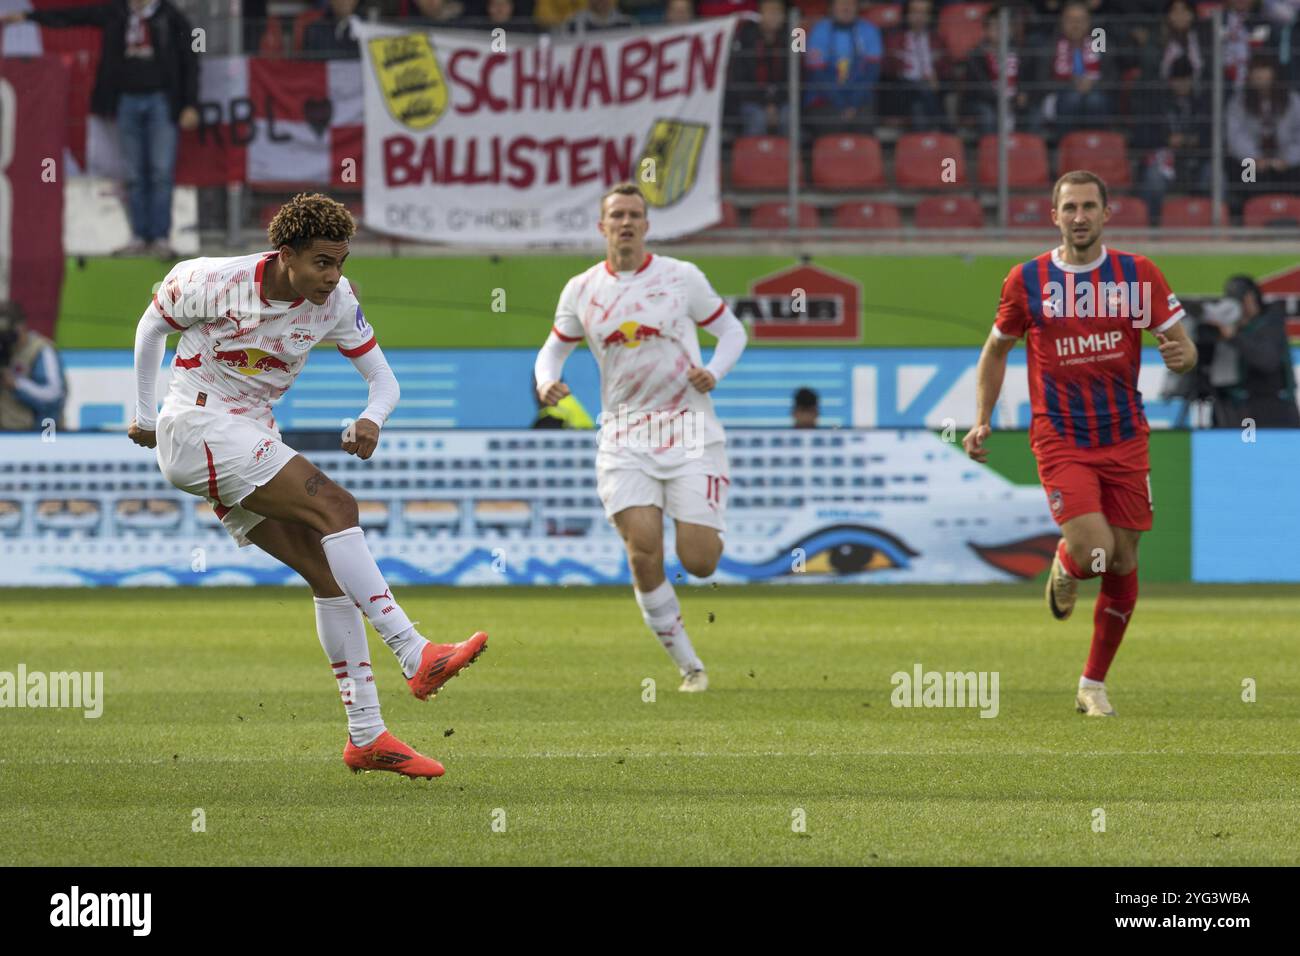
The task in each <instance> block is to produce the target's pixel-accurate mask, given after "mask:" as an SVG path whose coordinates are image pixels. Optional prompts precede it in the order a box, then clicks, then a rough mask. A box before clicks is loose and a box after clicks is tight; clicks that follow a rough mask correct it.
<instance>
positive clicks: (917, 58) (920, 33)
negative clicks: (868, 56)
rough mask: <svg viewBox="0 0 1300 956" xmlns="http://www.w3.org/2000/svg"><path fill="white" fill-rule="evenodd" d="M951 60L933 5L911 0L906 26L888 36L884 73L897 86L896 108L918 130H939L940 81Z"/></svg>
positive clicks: (941, 121)
mask: <svg viewBox="0 0 1300 956" xmlns="http://www.w3.org/2000/svg"><path fill="white" fill-rule="evenodd" d="M948 74H949V70H948V61H947V57H946V55H945V54H944V49H943V44H942V43H940V42H939V34H938V32H937V31H936V30H935V19H934V4H932V3H931V2H930V0H908V3H907V10H906V12H905V13H904V19H903V26H901V27H899V28H898V29H896V30H891V31H890V32H889V34H888V36H886V37H885V64H884V75H885V77H886V79H887V80H888V81H889V82H890V83H891V84H893V86H894V91H893V92H894V95H893V96H892V97H890V98H891V99H893V100H894V101H895V108H894V109H891V110H889V112H890V113H891V114H896V115H899V116H903V117H905V118H906V119H908V120H909V121H910V122H911V125H912V128H913V129H916V130H932V129H938V128H940V127H941V126H943V125H944V122H945V120H946V117H945V115H944V109H943V99H942V93H941V91H940V88H939V82H940V80H941V79H942V80H944V81H946V80H947V79H948Z"/></svg>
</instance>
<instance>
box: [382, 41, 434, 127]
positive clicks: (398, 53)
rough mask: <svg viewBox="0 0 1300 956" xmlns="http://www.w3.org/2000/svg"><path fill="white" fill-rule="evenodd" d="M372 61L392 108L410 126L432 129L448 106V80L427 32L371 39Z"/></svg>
mask: <svg viewBox="0 0 1300 956" xmlns="http://www.w3.org/2000/svg"><path fill="white" fill-rule="evenodd" d="M368 45H369V47H370V65H371V66H372V67H374V70H375V78H376V79H378V80H379V88H380V89H381V90H382V91H383V93H384V102H385V103H386V104H387V105H388V112H390V113H392V114H393V119H395V120H397V121H398V122H399V123H401V124H402V125H403V126H405V127H407V128H408V129H416V130H419V129H428V128H429V127H430V126H432V125H433V124H434V123H436V122H438V120H439V119H441V118H442V114H443V111H444V110H445V109H446V108H447V84H446V83H445V82H444V81H443V78H442V69H441V68H440V67H439V66H438V58H437V57H436V56H434V53H433V46H432V45H431V44H430V43H429V38H428V37H427V36H425V35H424V34H423V33H407V34H403V35H402V36H395V37H376V38H375V39H373V40H371V41H370V42H369V44H368Z"/></svg>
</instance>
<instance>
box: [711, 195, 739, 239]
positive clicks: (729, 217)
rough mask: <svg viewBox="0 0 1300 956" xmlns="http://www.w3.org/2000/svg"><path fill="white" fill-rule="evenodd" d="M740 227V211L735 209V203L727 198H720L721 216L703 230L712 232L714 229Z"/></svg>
mask: <svg viewBox="0 0 1300 956" xmlns="http://www.w3.org/2000/svg"><path fill="white" fill-rule="evenodd" d="M739 227H740V212H739V211H738V210H737V209H736V204H735V203H733V202H729V201H728V200H726V199H724V200H722V218H721V219H720V220H718V221H717V222H715V223H714V224H713V225H711V226H709V228H708V229H706V230H704V231H705V232H712V231H713V230H714V229H738V228H739Z"/></svg>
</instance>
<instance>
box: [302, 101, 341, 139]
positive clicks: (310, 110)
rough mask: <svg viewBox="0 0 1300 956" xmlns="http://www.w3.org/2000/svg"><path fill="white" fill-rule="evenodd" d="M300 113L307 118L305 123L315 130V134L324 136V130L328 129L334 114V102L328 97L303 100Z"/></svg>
mask: <svg viewBox="0 0 1300 956" xmlns="http://www.w3.org/2000/svg"><path fill="white" fill-rule="evenodd" d="M302 115H303V118H304V119H306V120H307V125H308V126H310V127H311V128H312V129H314V130H315V131H316V135H317V136H324V135H325V130H327V129H329V125H330V119H331V118H333V116H334V104H333V103H332V102H330V100H329V98H328V97H325V98H322V99H310V100H304V101H303V104H302Z"/></svg>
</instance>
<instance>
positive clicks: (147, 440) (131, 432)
mask: <svg viewBox="0 0 1300 956" xmlns="http://www.w3.org/2000/svg"><path fill="white" fill-rule="evenodd" d="M126 437H127V438H129V439H131V441H133V442H135V443H136V444H137V445H141V446H143V447H145V448H157V447H158V433H157V432H151V431H145V430H144V429H143V428H141V427H140V426H139V425H137V424H136V423H135V419H131V424H130V425H128V426H127V429H126Z"/></svg>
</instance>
